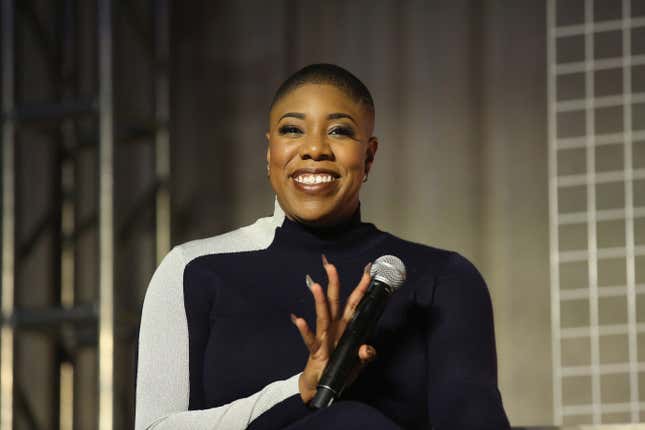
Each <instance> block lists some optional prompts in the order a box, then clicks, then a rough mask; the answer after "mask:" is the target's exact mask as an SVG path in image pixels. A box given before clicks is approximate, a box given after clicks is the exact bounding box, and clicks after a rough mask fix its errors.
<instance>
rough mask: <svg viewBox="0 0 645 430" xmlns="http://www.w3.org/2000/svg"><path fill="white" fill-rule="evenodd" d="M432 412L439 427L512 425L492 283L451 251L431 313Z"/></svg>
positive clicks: (495, 429)
mask: <svg viewBox="0 0 645 430" xmlns="http://www.w3.org/2000/svg"><path fill="white" fill-rule="evenodd" d="M428 328H429V329H428V341H427V345H428V352H427V354H428V355H427V356H428V361H429V367H428V412H429V414H430V420H431V423H432V426H433V428H434V429H435V430H443V429H457V428H458V429H462V430H475V429H477V430H485V429H487V430H500V429H508V428H509V423H508V419H507V417H506V414H505V412H504V407H503V405H502V399H501V396H500V393H499V390H498V387H497V358H496V352H495V334H494V328H493V309H492V304H491V300H490V295H489V292H488V287H487V286H486V283H485V282H484V280H483V278H482V277H481V275H480V274H479V272H478V271H477V269H476V268H475V266H473V264H472V263H470V262H469V261H468V260H467V259H466V258H464V257H462V256H461V255H459V254H457V253H451V254H450V255H449V256H448V258H447V262H446V265H445V266H444V269H443V271H442V273H441V274H439V275H438V276H437V277H436V279H435V288H434V297H433V299H432V306H431V311H430V312H429V314H428Z"/></svg>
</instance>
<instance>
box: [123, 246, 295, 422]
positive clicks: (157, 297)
mask: <svg viewBox="0 0 645 430" xmlns="http://www.w3.org/2000/svg"><path fill="white" fill-rule="evenodd" d="M185 266H186V258H185V257H184V255H183V252H182V250H181V248H180V247H175V248H174V249H173V250H172V251H171V252H170V253H169V254H168V255H167V256H166V257H165V258H164V259H163V261H162V262H161V264H160V265H159V267H158V268H157V270H156V271H155V273H154V275H153V277H152V280H151V281H150V285H149V286H148V289H147V291H146V296H145V300H144V304H143V312H142V316H141V327H140V332H139V354H138V368H137V386H136V413H135V429H136V430H143V429H156V430H166V429H173V430H188V429H191V430H202V429H203V430H206V429H208V430H224V429H225V430H243V429H246V428H247V427H248V425H249V424H250V423H251V422H252V421H253V420H254V419H255V418H258V417H259V416H260V415H262V414H264V413H265V412H267V411H269V410H270V409H271V408H273V407H274V406H276V405H278V404H280V405H278V406H277V407H276V408H273V410H272V411H271V413H272V414H275V413H278V412H280V410H281V409H285V412H286V411H291V412H289V414H288V415H291V414H295V415H296V416H299V415H301V414H302V413H303V410H305V406H304V405H302V407H300V406H298V407H297V408H294V404H295V403H297V401H299V396H298V398H297V399H296V400H297V401H294V396H295V395H296V394H298V393H299V390H298V378H299V374H297V375H294V376H292V377H290V378H288V379H286V380H280V381H274V382H272V383H270V384H268V385H267V386H265V387H264V388H262V389H261V390H260V391H258V392H256V393H255V394H253V395H251V396H248V397H245V398H241V399H237V400H235V401H233V402H231V403H228V404H225V405H221V406H218V407H214V408H209V409H203V410H191V411H189V410H188V401H189V394H190V383H189V380H190V378H189V370H188V369H189V362H188V360H189V353H188V325H187V318H186V310H185V307H184V295H183V272H184V268H185ZM287 399H288V401H285V400H287ZM300 402H301V401H300ZM301 403H302V402H301ZM294 409H297V410H296V411H295V412H293V410H294Z"/></svg>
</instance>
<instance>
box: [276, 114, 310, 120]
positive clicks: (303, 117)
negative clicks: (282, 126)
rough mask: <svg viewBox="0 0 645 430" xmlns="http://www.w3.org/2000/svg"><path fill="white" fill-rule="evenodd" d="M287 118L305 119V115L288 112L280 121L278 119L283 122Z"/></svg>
mask: <svg viewBox="0 0 645 430" xmlns="http://www.w3.org/2000/svg"><path fill="white" fill-rule="evenodd" d="M287 117H292V118H298V119H305V114H304V113H300V112H287V113H285V114H284V115H282V116H281V117H280V119H278V122H279V121H280V120H282V118H287Z"/></svg>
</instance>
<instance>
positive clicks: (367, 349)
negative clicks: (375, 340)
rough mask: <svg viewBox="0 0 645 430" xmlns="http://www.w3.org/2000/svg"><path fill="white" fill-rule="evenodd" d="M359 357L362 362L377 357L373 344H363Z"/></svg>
mask: <svg viewBox="0 0 645 430" xmlns="http://www.w3.org/2000/svg"><path fill="white" fill-rule="evenodd" d="M358 358H359V360H360V361H361V364H367V363H369V362H371V361H373V360H374V359H375V358H376V349H374V347H373V346H372V345H361V347H360V348H359V349H358Z"/></svg>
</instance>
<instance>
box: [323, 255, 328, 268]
mask: <svg viewBox="0 0 645 430" xmlns="http://www.w3.org/2000/svg"><path fill="white" fill-rule="evenodd" d="M321 258H322V263H323V266H326V265H328V264H329V261H327V257H325V254H321Z"/></svg>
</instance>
